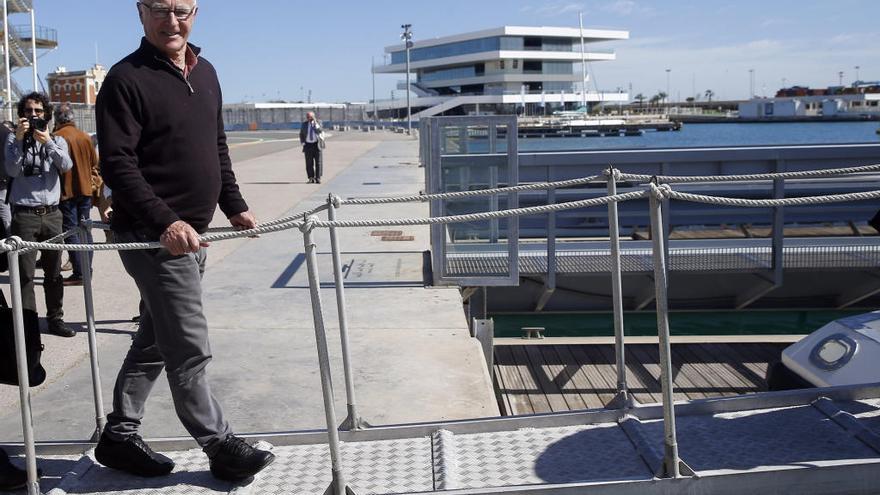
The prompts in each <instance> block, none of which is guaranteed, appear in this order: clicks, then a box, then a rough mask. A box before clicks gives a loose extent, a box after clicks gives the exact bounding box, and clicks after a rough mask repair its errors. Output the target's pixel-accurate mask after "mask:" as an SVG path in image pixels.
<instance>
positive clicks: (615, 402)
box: [606, 167, 633, 409]
mask: <svg viewBox="0 0 880 495" xmlns="http://www.w3.org/2000/svg"><path fill="white" fill-rule="evenodd" d="M615 172H616V170H615V169H614V167H609V168H608V170H607V171H606V174H607V179H608V195H609V196H614V195H616V194H617V177H616V174H615ZM618 219H619V217H618V214H617V202H615V201H612V202H610V203H608V234H609V240H610V242H611V291H612V296H613V304H614V349H615V356H616V358H617V359H616V361H617V363H616V364H617V395H616V396H615V397H614V399H612V401H611V402H609V403H608V405H607V406H606V407H609V408H616V409H626V408H630V407H632V406H633V399H632V397H631V396H630V394H629V390H628V388H627V385H626V355H625V353H624V333H623V330H624V326H623V281H622V280H623V276H622V273H621V266H620V229H619V221H618Z"/></svg>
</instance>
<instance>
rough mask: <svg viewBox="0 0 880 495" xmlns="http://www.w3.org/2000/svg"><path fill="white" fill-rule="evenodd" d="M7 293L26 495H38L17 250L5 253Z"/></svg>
mask: <svg viewBox="0 0 880 495" xmlns="http://www.w3.org/2000/svg"><path fill="white" fill-rule="evenodd" d="M7 256H8V257H9V292H10V295H11V298H12V325H13V329H14V334H15V361H16V365H17V367H18V393H19V400H20V401H21V429H22V434H23V437H24V454H25V458H26V460H27V478H28V481H27V492H28V495H39V494H40V481H39V479H38V477H37V450H36V447H35V446H34V423H33V420H34V419H33V415H32V413H31V391H30V376H29V375H28V363H27V348H26V346H25V334H24V314H23V312H22V311H23V310H22V305H21V273H20V271H19V269H18V251H17V250H15V251H9V252H8V253H7Z"/></svg>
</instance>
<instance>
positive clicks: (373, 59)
mask: <svg viewBox="0 0 880 495" xmlns="http://www.w3.org/2000/svg"><path fill="white" fill-rule="evenodd" d="M370 64H371V65H370V72H372V73H373V124H375V123H376V121H377V120H378V119H379V113H378V111H377V110H376V57H375V56H372V57H370Z"/></svg>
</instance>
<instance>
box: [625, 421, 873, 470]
mask: <svg viewBox="0 0 880 495" xmlns="http://www.w3.org/2000/svg"><path fill="white" fill-rule="evenodd" d="M642 424H643V428H644V431H645V435H646V437H647V438H648V439H650V440H651V441H653V442H656V445H657V448H658V449H660V451H661V452H662V448H663V421H662V420H653V421H643V422H642ZM676 430H677V433H678V447H679V453H680V455H681V458H682V459H683V460H684V461H685V462H687V463H688V464H689V465H690V466H691V467H692V468H693V469H694V470H696V471H715V470H737V471H739V470H746V469H753V468H757V467H766V466H786V465H796V464H804V463H810V462H816V461H831V460H843V459H876V458H877V453H876V452H874V451H873V450H872V449H870V448H869V447H867V446H866V445H865V444H863V443H862V442H860V441H858V440H857V439H855V438H853V437H852V436H851V435H850V434H849V433H847V432H846V431H845V430H843V429H842V428H841V427H840V426H838V425H837V424H836V423H835V422H834V421H832V420H830V419H828V417H827V416H825V415H824V414H822V413H821V412H820V411H819V410H817V409H816V408H814V407H812V406H798V407H789V408H780V409H762V410H753V411H743V412H736V413H723V414H716V415H711V416H710V415H706V416H681V417H678V418H676Z"/></svg>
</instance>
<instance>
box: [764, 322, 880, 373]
mask: <svg viewBox="0 0 880 495" xmlns="http://www.w3.org/2000/svg"><path fill="white" fill-rule="evenodd" d="M878 361H880V311H873V312H870V313H864V314H860V315H855V316H848V317H846V318H840V319H837V320H834V321H832V322H830V323H828V324H827V325H824V326H823V327H821V328H819V329H818V330H816V331H814V332H812V333H810V334H809V335H808V336H806V337H804V338H803V339H801V340H800V341H798V342H796V343H794V344H792V345H791V346H789V347H788V348H786V349H785V350H784V351H782V359H781V361H779V362H778V363H776V365H775V366H774V367H773V368H772V369H771V376H769V377H768V381H769V382H771V383H773V386H774V388H776V389H791V388H801V387H803V386H810V387H833V386H843V385H858V384H863V383H880V368H878V367H877V362H878Z"/></svg>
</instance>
